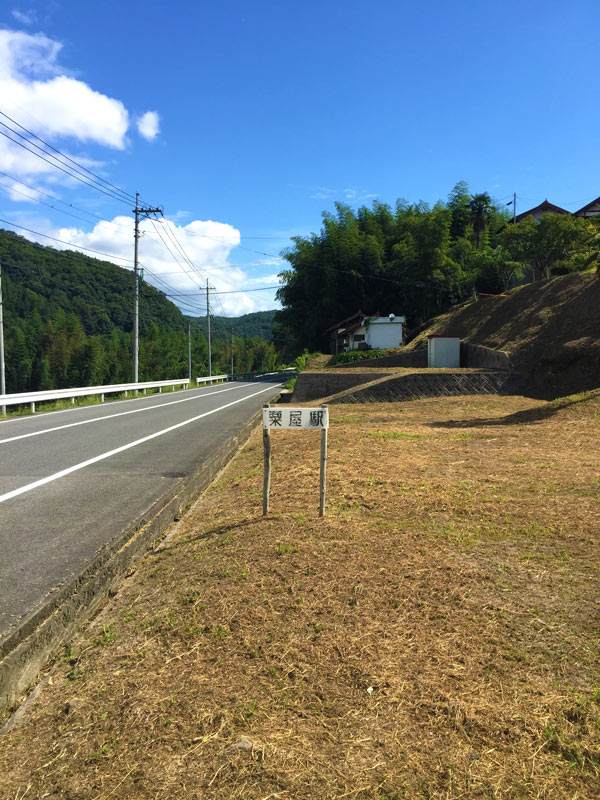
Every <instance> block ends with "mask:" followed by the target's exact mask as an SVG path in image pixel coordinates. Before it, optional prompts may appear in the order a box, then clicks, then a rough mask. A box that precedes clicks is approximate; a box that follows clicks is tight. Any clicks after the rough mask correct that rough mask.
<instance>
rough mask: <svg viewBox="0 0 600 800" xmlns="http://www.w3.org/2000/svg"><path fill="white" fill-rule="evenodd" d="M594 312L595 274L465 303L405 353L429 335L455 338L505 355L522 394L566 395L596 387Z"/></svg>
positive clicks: (599, 289)
mask: <svg viewBox="0 0 600 800" xmlns="http://www.w3.org/2000/svg"><path fill="white" fill-rule="evenodd" d="M599 310H600V280H599V279H598V277H597V275H596V274H590V273H586V274H583V275H582V274H570V275H562V276H559V277H556V278H551V279H550V280H546V281H540V282H538V283H532V284H528V285H526V286H520V287H517V288H516V289H513V290H511V291H510V292H507V294H506V295H504V296H497V297H486V296H479V297H478V299H477V300H476V301H474V300H469V301H467V302H466V303H463V304H462V305H460V306H458V307H456V308H454V309H452V311H449V312H448V313H446V314H442V315H440V316H439V317H436V318H435V319H433V320H431V321H430V322H429V323H428V324H427V325H426V326H423V328H421V329H420V330H419V331H418V332H417V335H416V336H414V338H413V339H412V340H411V342H410V344H409V349H417V348H421V347H425V346H426V343H427V336H428V335H430V334H443V335H447V336H460V338H461V339H463V340H465V341H468V342H471V343H473V344H481V345H485V346H486V347H493V348H496V349H498V350H505V351H506V352H507V353H508V354H509V355H510V357H511V359H512V361H513V363H514V365H515V368H516V369H517V370H518V371H519V372H521V373H522V374H523V375H524V376H525V385H524V391H526V392H527V393H529V394H532V395H533V396H538V397H557V396H562V395H567V394H571V393H573V392H580V391H583V390H586V389H593V388H596V387H598V386H600V315H599Z"/></svg>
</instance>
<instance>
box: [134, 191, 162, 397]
mask: <svg viewBox="0 0 600 800" xmlns="http://www.w3.org/2000/svg"><path fill="white" fill-rule="evenodd" d="M133 213H134V214H135V224H134V228H133V240H134V247H133V382H134V383H137V382H138V380H139V369H138V361H139V353H140V313H139V306H140V267H139V264H138V239H139V238H140V217H141V218H142V219H146V218H147V217H149V216H150V214H162V213H163V212H162V209H161V208H140V195H139V192H136V193H135V208H134V209H133Z"/></svg>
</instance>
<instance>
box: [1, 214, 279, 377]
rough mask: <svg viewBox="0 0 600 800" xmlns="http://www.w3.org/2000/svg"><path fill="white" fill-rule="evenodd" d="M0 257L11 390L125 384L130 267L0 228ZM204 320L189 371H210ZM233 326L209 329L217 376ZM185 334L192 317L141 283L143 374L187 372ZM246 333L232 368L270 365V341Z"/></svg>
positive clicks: (129, 347)
mask: <svg viewBox="0 0 600 800" xmlns="http://www.w3.org/2000/svg"><path fill="white" fill-rule="evenodd" d="M0 258H1V259H2V286H3V301H4V303H3V305H4V336H5V354H6V388H7V391H8V392H20V391H36V390H41V389H50V388H63V387H68V386H85V385H96V384H107V383H123V382H126V381H129V380H131V364H132V328H133V275H132V272H131V271H130V270H127V269H123V268H121V267H118V266H116V265H115V264H111V263H110V262H106V261H100V260H98V259H95V258H90V257H89V256H86V255H83V254H82V253H78V252H75V251H62V250H56V249H54V248H52V247H45V246H43V245H39V244H35V243H33V242H30V241H29V240H27V239H24V238H23V237H21V236H18V235H17V234H14V233H12V232H10V231H5V230H0ZM246 316H247V317H252V316H254V315H246ZM201 322H202V323H204V324H205V320H202V321H201ZM201 322H200V321H198V320H196V325H195V326H194V327H193V328H192V373H193V374H198V375H204V374H207V361H208V347H207V341H206V337H205V335H204V334H203V332H202V330H201ZM232 324H235V322H234V320H230V319H227V320H225V319H224V320H223V322H222V324H221V325H219V324H217V325H216V326H215V328H214V329H213V348H212V365H213V372H215V371H218V372H221V371H227V369H228V366H229V365H230V362H231V344H230V336H231V334H230V332H231V327H232ZM221 328H222V330H221ZM187 331H188V318H186V317H184V315H183V314H182V313H181V312H180V310H179V309H178V308H177V306H175V305H174V304H173V303H172V302H171V301H170V300H168V299H167V298H166V297H165V296H164V294H162V293H161V292H160V291H158V290H157V289H155V288H154V287H153V286H150V285H148V284H147V283H143V282H142V283H141V284H140V362H139V377H140V380H161V379H165V380H166V379H169V378H178V377H182V376H185V375H187V372H188V338H187ZM238 335H239V334H238ZM243 335H245V336H253V335H254V337H255V338H254V339H253V340H251V341H250V342H246V344H245V345H244V343H243V341H242V342H240V341H236V342H235V349H236V352H235V354H234V362H235V364H236V367H239V368H240V369H241V365H242V364H243V365H244V366H246V365H247V367H248V370H252V369H259V368H260V367H261V366H262V365H265V366H269V367H271V366H272V365H273V364H274V363H275V361H276V355H275V350H274V348H273V345H271V344H267V343H266V342H264V340H263V339H262V338H260V339H259V337H256V333H255V332H254V331H253V330H251V329H250V328H249V327H248V326H247V327H246V329H245V333H244V334H243ZM269 338H270V337H269Z"/></svg>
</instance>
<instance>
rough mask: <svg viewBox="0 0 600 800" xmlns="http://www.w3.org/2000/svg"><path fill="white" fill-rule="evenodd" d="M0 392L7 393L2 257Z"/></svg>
mask: <svg viewBox="0 0 600 800" xmlns="http://www.w3.org/2000/svg"><path fill="white" fill-rule="evenodd" d="M0 394H6V383H5V377H4V311H3V308H2V259H0ZM2 415H3V416H6V406H2Z"/></svg>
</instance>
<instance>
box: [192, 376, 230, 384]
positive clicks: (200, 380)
mask: <svg viewBox="0 0 600 800" xmlns="http://www.w3.org/2000/svg"><path fill="white" fill-rule="evenodd" d="M228 380H230V376H229V375H211V376H210V377H209V376H208V375H205V376H204V377H203V378H196V385H197V386H199V385H200V384H201V383H208V384H210V385H211V386H212V384H213V383H215V382H216V383H222V382H223V381H228Z"/></svg>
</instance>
